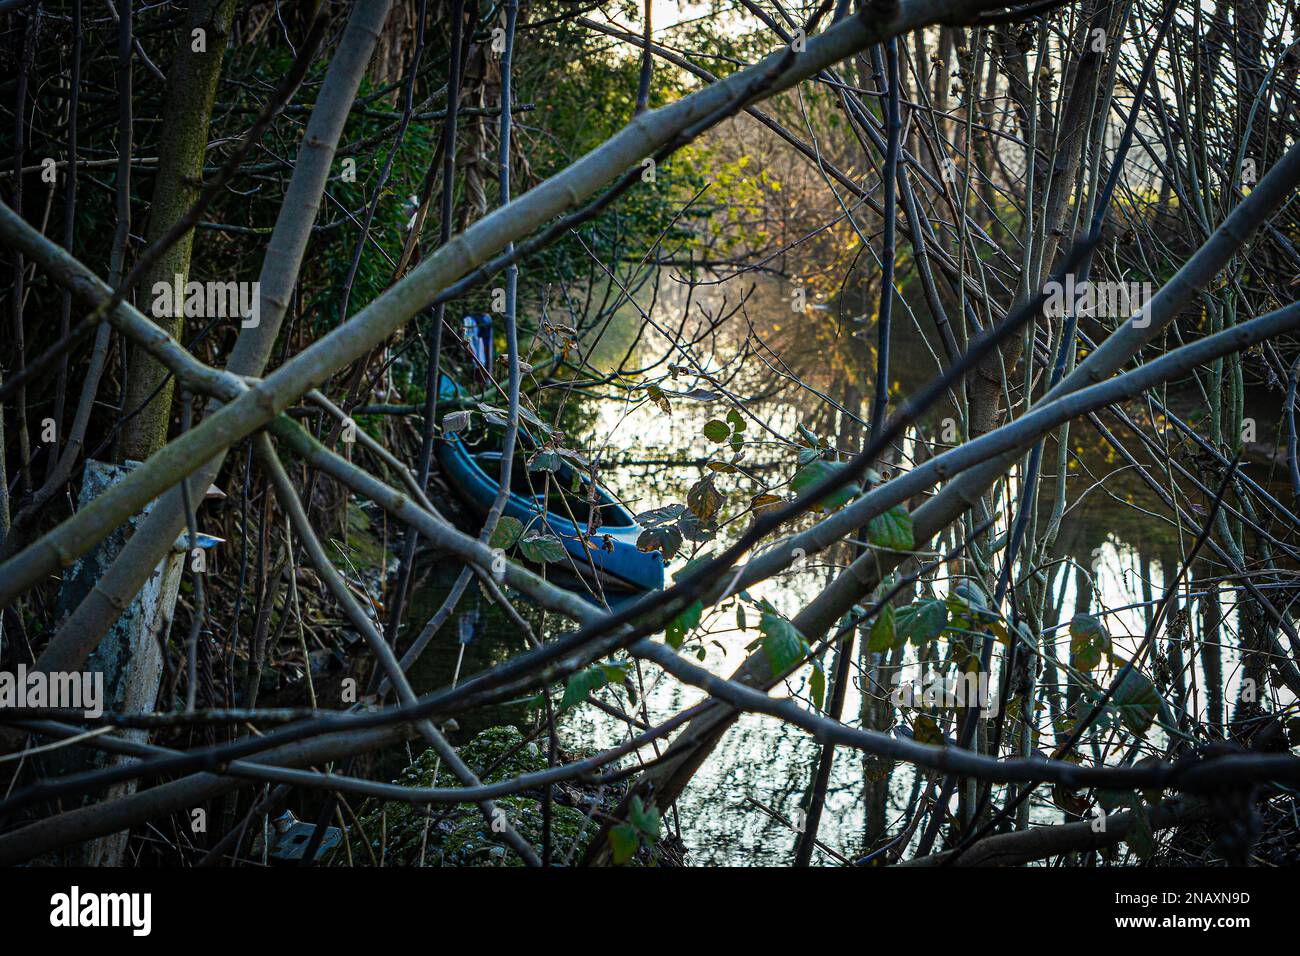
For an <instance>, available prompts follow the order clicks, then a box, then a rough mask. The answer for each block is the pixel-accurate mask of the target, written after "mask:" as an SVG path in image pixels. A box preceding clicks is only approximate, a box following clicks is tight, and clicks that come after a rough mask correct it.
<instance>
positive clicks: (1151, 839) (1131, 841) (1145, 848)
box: [1124, 793, 1156, 860]
mask: <svg viewBox="0 0 1300 956" xmlns="http://www.w3.org/2000/svg"><path fill="white" fill-rule="evenodd" d="M1129 807H1130V808H1131V809H1132V810H1133V825H1132V826H1131V827H1129V831H1128V833H1127V834H1126V835H1125V836H1124V842H1125V843H1127V844H1128V845H1129V846H1130V847H1131V848H1132V850H1133V852H1134V853H1136V854H1137V855H1138V856H1139V857H1141V858H1142V859H1143V860H1149V859H1151V856H1152V854H1154V853H1155V852H1156V836H1155V833H1154V832H1153V831H1152V829H1151V817H1150V815H1149V814H1148V813H1147V807H1146V804H1145V803H1143V802H1142V798H1141V797H1139V796H1138V795H1137V794H1136V793H1134V794H1131V795H1130V797H1129Z"/></svg>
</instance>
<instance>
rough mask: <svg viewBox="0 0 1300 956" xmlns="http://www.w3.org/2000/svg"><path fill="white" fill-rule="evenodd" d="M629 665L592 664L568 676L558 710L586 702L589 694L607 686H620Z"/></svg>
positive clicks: (629, 667)
mask: <svg viewBox="0 0 1300 956" xmlns="http://www.w3.org/2000/svg"><path fill="white" fill-rule="evenodd" d="M630 669H631V665H630V664H628V663H626V662H622V663H615V664H592V665H591V666H590V667H584V668H583V669H582V670H580V671H578V672H577V673H575V674H571V675H570V676H569V680H568V681H567V682H566V683H565V685H564V697H563V698H561V700H560V710H568V709H569V708H570V707H572V706H573V705H574V704H580V703H582V702H583V701H584V700H586V699H587V698H588V697H589V696H590V695H591V692H592V691H594V690H600V688H602V687H604V686H605V685H607V684H621V683H623V682H624V681H626V680H627V677H628V673H629V672H630Z"/></svg>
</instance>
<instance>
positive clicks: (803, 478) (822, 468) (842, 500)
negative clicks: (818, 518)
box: [790, 458, 910, 532]
mask: <svg viewBox="0 0 1300 956" xmlns="http://www.w3.org/2000/svg"><path fill="white" fill-rule="evenodd" d="M843 467H844V466H843V465H837V464H835V463H833V462H829V461H827V460H826V459H824V458H819V459H817V460H816V461H810V462H808V464H806V465H804V466H803V467H802V468H800V469H799V470H798V471H796V472H795V473H794V477H793V478H791V479H790V490H791V491H793V492H794V493H795V494H801V493H802V492H803V490H804V489H805V488H811V487H812V486H813V485H815V484H817V483H818V482H821V481H823V480H824V479H826V478H829V477H830V476H831V475H833V474H835V473H836V472H837V471H839V470H840V469H841V468H843ZM861 490H862V489H861V488H860V487H859V486H858V485H857V483H856V482H849V483H848V484H847V485H845V486H844V487H843V488H840V489H839V490H838V491H833V492H831V493H830V494H829V495H827V496H826V497H825V498H823V499H822V500H821V501H819V502H817V505H816V507H817V508H818V509H819V510H821V511H834V510H835V509H836V508H840V507H842V506H843V505H845V504H847V503H848V502H850V501H852V500H853V498H854V496H856V495H857V493H858V492H859V491H861ZM909 532H910V529H909Z"/></svg>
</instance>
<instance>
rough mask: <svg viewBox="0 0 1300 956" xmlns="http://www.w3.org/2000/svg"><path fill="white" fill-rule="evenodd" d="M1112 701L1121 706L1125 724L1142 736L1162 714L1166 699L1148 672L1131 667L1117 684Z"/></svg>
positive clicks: (1121, 715) (1122, 718) (1121, 717)
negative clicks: (1162, 696)
mask: <svg viewBox="0 0 1300 956" xmlns="http://www.w3.org/2000/svg"><path fill="white" fill-rule="evenodd" d="M1111 703H1112V704H1113V705H1114V706H1115V707H1118V708H1119V712H1120V719H1121V720H1122V721H1123V722H1124V726H1125V727H1127V728H1128V729H1129V730H1131V731H1133V733H1135V734H1137V735H1138V736H1139V737H1141V736H1142V735H1143V734H1145V733H1146V732H1147V730H1149V729H1150V727H1151V725H1152V724H1153V723H1155V720H1156V718H1157V717H1158V716H1160V709H1161V707H1162V706H1163V705H1164V700H1163V699H1162V698H1161V697H1160V694H1159V692H1157V691H1156V685H1155V684H1153V683H1152V682H1151V679H1150V678H1149V677H1147V675H1146V674H1143V673H1142V672H1141V671H1140V670H1138V669H1137V668H1130V669H1129V670H1128V672H1127V673H1126V674H1124V675H1123V677H1122V679H1121V680H1120V681H1119V683H1118V684H1117V685H1116V686H1115V693H1114V694H1113V695H1112V696H1111Z"/></svg>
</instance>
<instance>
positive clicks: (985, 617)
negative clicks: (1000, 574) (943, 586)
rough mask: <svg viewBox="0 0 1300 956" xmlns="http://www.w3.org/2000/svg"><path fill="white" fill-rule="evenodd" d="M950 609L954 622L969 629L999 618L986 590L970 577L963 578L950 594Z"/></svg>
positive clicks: (982, 625) (980, 626)
mask: <svg viewBox="0 0 1300 956" xmlns="http://www.w3.org/2000/svg"><path fill="white" fill-rule="evenodd" d="M948 610H949V611H951V612H952V616H953V620H954V622H958V623H959V625H960V626H964V627H966V628H967V629H968V630H974V629H978V628H982V627H984V626H985V625H988V624H991V623H993V622H994V621H996V620H997V619H998V615H997V613H996V612H995V611H993V610H992V609H991V608H990V607H989V599H988V598H987V597H986V596H985V594H984V590H983V589H982V588H981V587H980V586H979V585H978V584H977V583H975V582H974V581H972V580H971V579H970V578H962V579H961V580H960V581H958V582H957V583H956V584H955V585H953V588H952V591H951V592H950V593H949V594H948Z"/></svg>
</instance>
